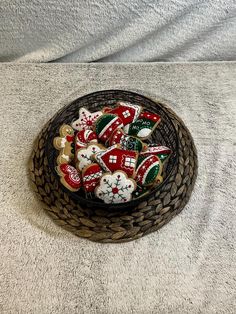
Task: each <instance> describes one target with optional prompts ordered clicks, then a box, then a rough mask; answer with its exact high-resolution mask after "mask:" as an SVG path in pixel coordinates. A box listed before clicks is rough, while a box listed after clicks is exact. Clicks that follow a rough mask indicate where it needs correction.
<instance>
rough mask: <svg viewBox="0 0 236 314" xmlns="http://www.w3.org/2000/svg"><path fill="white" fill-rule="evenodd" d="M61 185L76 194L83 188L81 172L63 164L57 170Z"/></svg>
mask: <svg viewBox="0 0 236 314" xmlns="http://www.w3.org/2000/svg"><path fill="white" fill-rule="evenodd" d="M56 170H57V173H58V174H59V176H60V181H61V183H62V184H63V185H64V186H65V187H66V188H67V189H68V190H70V191H72V192H76V191H78V190H79V189H80V188H81V186H82V180H81V177H80V174H79V172H78V171H77V170H76V169H75V168H74V167H73V166H71V165H68V164H61V165H59V166H57V168H56Z"/></svg>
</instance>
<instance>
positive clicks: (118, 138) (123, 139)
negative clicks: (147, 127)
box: [108, 129, 147, 152]
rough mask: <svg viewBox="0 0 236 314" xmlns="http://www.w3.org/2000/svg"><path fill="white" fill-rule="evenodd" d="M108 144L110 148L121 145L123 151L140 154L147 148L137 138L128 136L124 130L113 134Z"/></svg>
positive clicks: (118, 130)
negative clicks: (133, 151) (132, 151)
mask: <svg viewBox="0 0 236 314" xmlns="http://www.w3.org/2000/svg"><path fill="white" fill-rule="evenodd" d="M108 144H109V146H112V145H115V144H120V145H121V148H122V149H126V150H135V151H138V152H140V151H141V150H142V149H144V148H146V147H147V145H146V144H144V143H143V142H142V141H141V140H140V139H138V138H137V137H134V136H131V135H126V134H125V133H124V131H123V130H122V129H117V130H115V131H114V132H113V133H112V135H111V137H110V139H109V141H108Z"/></svg>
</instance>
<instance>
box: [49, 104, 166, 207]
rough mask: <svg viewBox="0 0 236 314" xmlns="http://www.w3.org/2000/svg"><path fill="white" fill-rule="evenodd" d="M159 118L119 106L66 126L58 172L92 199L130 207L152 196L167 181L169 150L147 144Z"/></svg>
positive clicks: (58, 141)
mask: <svg viewBox="0 0 236 314" xmlns="http://www.w3.org/2000/svg"><path fill="white" fill-rule="evenodd" d="M160 121H161V118H160V116H159V115H157V114H154V113H152V112H147V111H144V110H143V108H142V107H141V106H138V105H136V104H132V103H129V102H117V103H116V106H115V107H114V108H111V107H104V108H103V109H102V110H101V111H97V112H90V111H89V110H87V109H86V108H80V109H79V118H78V119H77V120H76V121H73V122H72V123H71V125H67V124H63V125H62V126H61V127H60V130H59V133H60V136H59V137H56V138H54V142H53V144H54V147H55V148H56V149H57V150H58V151H59V155H58V157H57V167H56V170H57V173H58V175H59V176H60V181H61V183H62V184H63V185H64V186H65V187H66V188H67V189H69V190H70V191H72V192H77V191H79V190H80V189H83V190H84V192H85V193H86V196H87V197H88V198H92V199H93V198H94V199H96V198H99V199H101V200H103V201H104V202H105V203H108V204H111V203H124V202H128V201H131V200H132V199H136V198H138V197H141V196H143V195H144V194H146V193H148V192H149V191H150V190H151V189H152V188H154V187H156V186H157V185H158V184H160V183H161V182H162V176H161V174H162V169H163V163H164V162H166V159H167V158H168V156H169V155H170V153H171V150H170V149H169V148H168V147H165V146H161V145H157V144H154V143H153V144H147V143H145V142H144V141H145V140H146V139H148V138H149V137H150V135H151V134H152V132H153V131H154V130H155V128H156V127H157V125H158V124H159V123H160Z"/></svg>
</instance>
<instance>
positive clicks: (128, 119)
mask: <svg viewBox="0 0 236 314" xmlns="http://www.w3.org/2000/svg"><path fill="white" fill-rule="evenodd" d="M104 111H105V112H109V113H112V114H115V115H117V116H118V117H120V119H121V120H122V122H123V125H127V124H130V123H133V122H134V121H136V120H137V119H138V117H139V115H140V113H141V111H142V107H140V106H138V105H135V104H131V103H129V102H121V101H120V102H118V103H117V107H115V108H112V109H111V108H109V107H107V108H105V110H104Z"/></svg>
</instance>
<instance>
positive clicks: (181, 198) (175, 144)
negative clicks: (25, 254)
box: [30, 90, 197, 242]
mask: <svg viewBox="0 0 236 314" xmlns="http://www.w3.org/2000/svg"><path fill="white" fill-rule="evenodd" d="M118 100H121V101H130V102H132V103H135V104H139V105H141V106H143V107H144V108H145V109H146V110H148V111H152V112H157V113H158V114H159V115H160V116H161V118H162V121H161V124H160V125H159V126H158V128H157V129H156V130H155V131H154V132H153V134H152V137H151V138H150V140H149V141H150V142H152V143H159V144H162V145H166V146H168V147H170V148H171V149H172V151H173V153H172V155H171V156H170V158H169V159H168V162H167V163H166V164H165V167H164V170H163V179H164V180H163V183H162V184H161V185H159V186H158V187H157V188H155V189H154V190H152V191H150V193H149V194H148V195H146V196H143V197H142V198H139V199H136V200H133V201H130V202H127V203H125V204H122V205H120V204H114V205H107V204H104V203H102V202H100V201H99V200H91V199H86V197H85V195H84V194H83V193H82V192H77V193H73V192H70V191H68V190H67V189H65V188H64V186H63V185H62V184H61V183H60V180H59V177H58V175H57V173H56V171H55V166H56V157H57V154H58V153H57V151H56V150H55V149H54V148H53V138H54V137H55V136H57V135H58V131H59V128H60V126H61V125H62V124H63V123H68V124H70V123H71V121H73V120H75V119H76V118H77V117H78V109H79V108H80V107H87V108H89V110H91V111H96V110H98V109H101V108H102V107H103V106H107V105H113V104H115V102H117V101H118ZM30 173H31V178H32V181H33V183H34V189H35V191H36V192H37V193H38V195H39V197H40V199H41V200H42V201H43V202H44V204H45V203H46V204H47V205H48V206H47V208H46V209H47V211H48V213H49V214H50V215H51V216H52V217H53V218H54V219H55V220H56V222H57V223H58V224H60V225H62V226H63V227H65V228H66V229H67V230H70V231H72V232H74V233H75V234H76V235H78V236H81V237H86V238H89V239H90V240H94V241H101V242H122V241H128V240H132V239H137V238H139V237H141V236H143V235H145V234H147V233H150V232H153V231H155V230H157V229H158V228H160V227H161V226H163V225H164V224H165V223H166V222H168V221H169V220H170V219H171V218H172V217H173V216H175V215H176V214H177V213H179V212H180V211H181V210H182V209H183V207H184V206H185V204H186V203H187V201H188V200H189V197H190V195H191V192H192V189H193V186H194V183H195V179H196V175H197V154H196V149H195V146H194V143H193V139H192V137H191V135H190V133H189V131H188V129H187V128H186V127H185V125H184V124H183V122H182V121H181V120H180V119H179V118H178V117H177V116H176V114H175V113H174V112H173V111H172V110H171V109H169V108H167V107H166V106H165V105H163V104H161V103H159V102H154V101H153V100H151V99H148V98H146V97H144V96H142V95H139V94H136V93H133V92H129V91H120V90H108V91H99V92H95V93H92V94H89V95H86V96H83V97H81V98H79V99H77V100H75V101H74V102H72V103H71V104H69V105H68V106H66V107H64V108H62V109H61V110H60V111H59V112H58V113H57V114H56V115H55V116H54V117H53V118H52V119H51V120H50V121H49V122H48V123H47V125H46V126H45V127H44V129H43V130H42V132H41V134H40V135H39V136H38V138H37V140H36V143H35V147H34V151H33V155H32V158H31V160H30Z"/></svg>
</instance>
